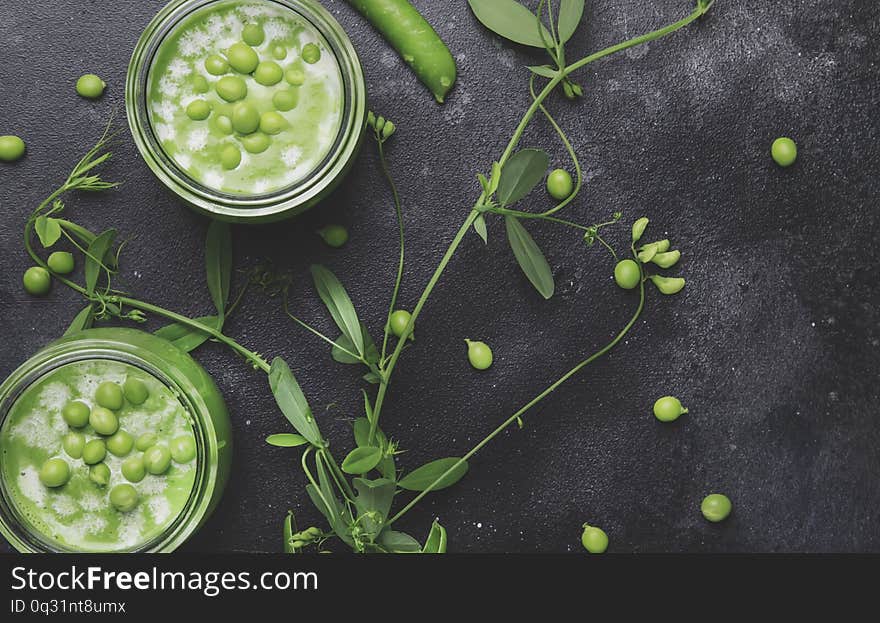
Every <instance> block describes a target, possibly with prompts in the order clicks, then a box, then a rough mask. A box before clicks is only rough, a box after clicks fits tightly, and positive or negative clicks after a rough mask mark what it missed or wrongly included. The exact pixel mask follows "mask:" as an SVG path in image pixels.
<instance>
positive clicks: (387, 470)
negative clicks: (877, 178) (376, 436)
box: [376, 454, 397, 480]
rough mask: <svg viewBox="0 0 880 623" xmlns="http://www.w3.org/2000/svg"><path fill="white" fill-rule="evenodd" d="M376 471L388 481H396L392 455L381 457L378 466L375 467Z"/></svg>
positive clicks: (395, 469)
mask: <svg viewBox="0 0 880 623" xmlns="http://www.w3.org/2000/svg"><path fill="white" fill-rule="evenodd" d="M376 469H377V470H379V473H380V474H382V476H384V477H385V478H387V479H388V480H397V468H396V467H395V465H394V456H393V455H391V454H386V455H385V456H383V457H382V460H381V461H379V465H377V466H376Z"/></svg>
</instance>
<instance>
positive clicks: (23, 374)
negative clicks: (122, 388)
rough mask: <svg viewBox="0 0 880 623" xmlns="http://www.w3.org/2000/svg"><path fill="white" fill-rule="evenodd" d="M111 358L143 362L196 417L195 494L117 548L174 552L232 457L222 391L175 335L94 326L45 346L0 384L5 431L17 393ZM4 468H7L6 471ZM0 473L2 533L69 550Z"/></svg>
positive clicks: (26, 547)
mask: <svg viewBox="0 0 880 623" xmlns="http://www.w3.org/2000/svg"><path fill="white" fill-rule="evenodd" d="M96 360H97V361H101V360H111V361H114V362H121V363H124V364H127V365H130V366H134V367H136V368H139V369H141V370H142V371H144V372H145V373H147V374H149V375H150V376H152V377H153V378H154V379H156V380H157V381H159V382H160V383H162V384H163V385H164V386H165V387H166V388H167V389H168V390H169V391H170V393H171V394H172V395H173V396H174V397H176V398H177V399H178V400H179V402H180V403H181V405H182V406H183V408H184V411H185V413H186V415H187V418H188V419H189V420H190V422H189V423H190V424H191V426H192V431H193V435H194V439H195V447H196V457H195V464H194V467H193V468H192V469H193V470H194V471H195V474H194V478H193V485H192V489H191V491H190V494H189V497H188V499H187V500H186V502H185V503H184V504H183V506H182V508H181V509H180V511H179V512H178V513H177V516H176V517H174V518H173V519H169V521H168V522H167V524H166V525H165V526H164V527H163V529H162V531H161V533H160V534H158V535H157V536H155V537H154V538H152V540H150V541H149V542H146V543H142V544H139V545H138V546H137V547H135V548H129V549H126V548H119V549H114V550H113V551H116V552H171V551H173V550H175V549H177V548H178V547H180V545H182V544H183V543H184V542H185V541H186V540H187V539H188V538H189V537H191V536H192V535H193V534H194V533H195V532H196V531H197V530H198V529H199V528H200V527H201V526H202V524H203V523H204V522H205V521H206V520H207V518H208V517H209V516H210V514H211V512H212V511H213V510H214V508H215V506H216V505H217V503H218V502H219V500H220V497H221V496H222V494H223V489H224V487H225V485H226V480H227V477H228V475H229V469H230V464H231V460H232V434H231V427H230V422H229V415H228V413H227V411H226V405H225V404H224V402H223V398H222V396H221V395H220V391H219V390H218V389H217V386H216V385H215V384H214V381H213V380H212V379H211V377H210V376H209V375H208V373H207V372H205V370H204V369H203V368H202V367H201V366H200V365H199V364H198V363H196V361H195V360H194V359H193V358H192V357H190V356H189V355H188V354H186V353H184V352H183V351H181V350H180V349H178V348H177V347H175V346H174V345H172V344H171V343H170V342H168V341H166V340H163V339H161V338H159V337H156V336H155V335H152V334H149V333H144V332H142V331H137V330H134V329H124V328H101V329H89V330H86V331H82V332H79V333H76V334H74V335H71V336H68V337H64V338H62V339H60V340H58V341H56V342H53V343H52V344H50V345H49V346H47V347H45V348H43V349H42V350H40V351H39V352H38V353H37V354H35V355H34V356H33V357H31V358H30V359H29V360H28V361H27V362H25V363H24V364H23V365H22V366H20V367H19V368H18V369H17V370H15V371H14V372H13V373H12V374H11V375H10V376H9V378H7V379H6V381H4V382H3V384H2V385H0V431H2V432H3V433H4V434H8V433H7V431H6V428H5V427H4V423H5V421H6V418H7V417H10V414H11V413H12V410H13V407H14V405H15V403H16V401H17V399H18V398H19V397H20V396H21V395H22V394H23V393H24V392H25V391H26V390H27V388H28V387H30V386H31V385H32V384H34V383H36V382H38V381H39V380H40V379H43V378H45V377H46V375H48V374H50V373H51V372H52V371H54V370H57V369H58V368H60V367H61V366H64V365H67V364H71V363H74V362H84V361H96ZM4 473H5V472H4ZM10 489H11V485H10V484H9V483H7V482H6V477H5V476H3V475H2V474H0V533H2V535H3V536H4V537H5V538H6V540H7V541H8V542H9V543H10V544H11V545H12V546H13V547H14V548H15V549H17V550H18V551H20V552H25V553H48V552H65V553H71V552H74V551H79V550H75V549H73V548H72V547H65V546H63V545H60V544H59V543H58V541H57V540H56V539H54V538H52V537H51V535H46V534H44V533H43V532H41V530H40V529H39V528H38V527H37V523H38V521H36V520H29V519H28V518H27V517H25V516H24V514H23V513H22V512H21V511H20V509H19V507H18V505H17V504H16V503H15V501H14V500H13V497H12V496H13V494H12V493H11V492H10Z"/></svg>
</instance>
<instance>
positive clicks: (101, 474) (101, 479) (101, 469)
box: [89, 463, 110, 487]
mask: <svg viewBox="0 0 880 623" xmlns="http://www.w3.org/2000/svg"><path fill="white" fill-rule="evenodd" d="M89 480H91V481H92V482H93V483H95V484H96V485H98V486H99V487H106V486H107V485H109V484H110V468H109V467H107V464H106V463H98V464H97V465H92V466H91V467H90V468H89Z"/></svg>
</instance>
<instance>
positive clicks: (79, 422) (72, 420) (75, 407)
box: [61, 400, 92, 428]
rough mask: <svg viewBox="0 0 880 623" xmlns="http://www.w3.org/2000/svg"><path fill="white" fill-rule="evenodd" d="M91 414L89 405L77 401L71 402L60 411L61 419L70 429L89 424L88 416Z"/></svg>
mask: <svg viewBox="0 0 880 623" xmlns="http://www.w3.org/2000/svg"><path fill="white" fill-rule="evenodd" d="M91 412H92V410H91V409H89V405H87V404H86V403H84V402H81V401H79V400H73V401H71V402H68V403H67V404H66V405H64V408H63V409H61V417H63V418H64V421H65V422H67V425H68V426H70V427H71V428H82V427H83V426H85V425H86V424H88V423H89V414H90V413H91Z"/></svg>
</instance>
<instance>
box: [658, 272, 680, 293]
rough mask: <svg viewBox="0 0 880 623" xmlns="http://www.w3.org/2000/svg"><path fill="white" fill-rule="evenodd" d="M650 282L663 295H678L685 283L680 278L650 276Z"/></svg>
mask: <svg viewBox="0 0 880 623" xmlns="http://www.w3.org/2000/svg"><path fill="white" fill-rule="evenodd" d="M650 279H651V281H652V282H654V285H655V286H657V289H658V290H660V292H661V293H663V294H678V293H679V292H681V291H682V289H683V288H684V284H685V281H684V279H682V278H681V277H661V276H660V275H651V277H650Z"/></svg>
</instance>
